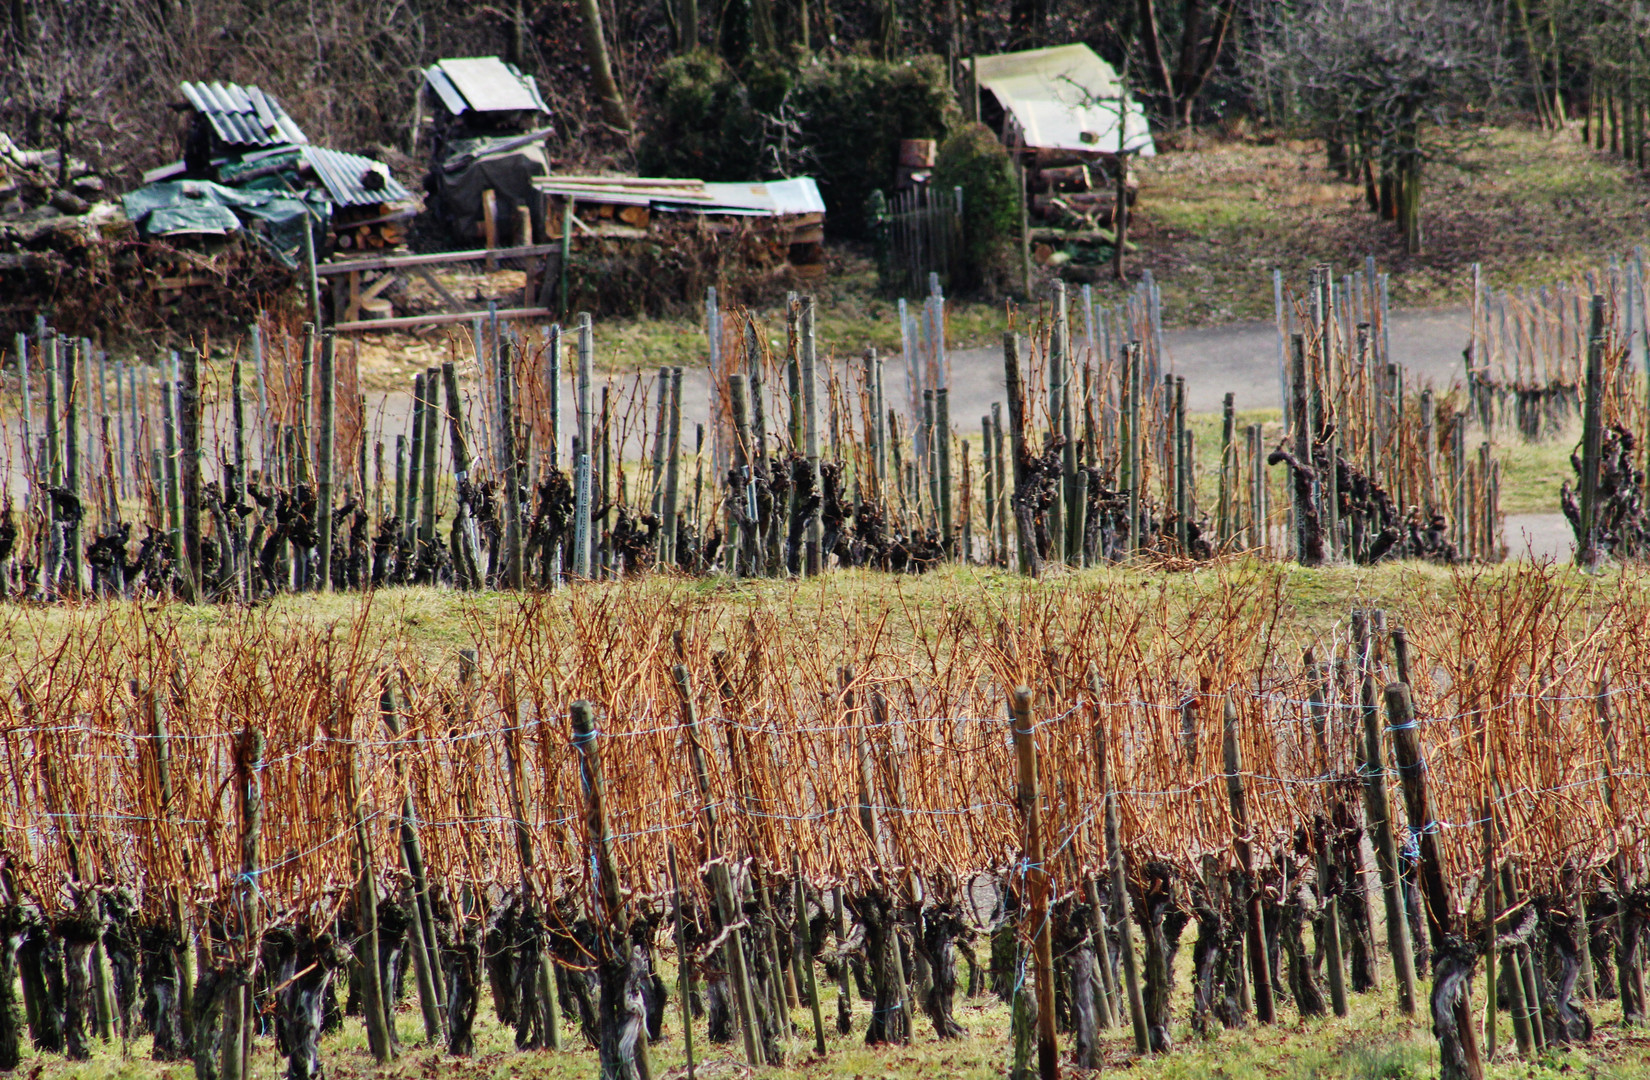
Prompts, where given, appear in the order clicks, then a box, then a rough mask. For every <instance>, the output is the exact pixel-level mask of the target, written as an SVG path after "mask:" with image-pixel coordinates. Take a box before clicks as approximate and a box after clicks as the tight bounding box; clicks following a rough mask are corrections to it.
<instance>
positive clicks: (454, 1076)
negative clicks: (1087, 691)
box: [22, 929, 1650, 1080]
mask: <svg viewBox="0 0 1650 1080" xmlns="http://www.w3.org/2000/svg"><path fill="white" fill-rule="evenodd" d="M1194 932H1195V929H1188V931H1187V935H1188V936H1187V937H1186V938H1185V939H1183V941H1182V947H1181V950H1180V953H1179V956H1178V957H1177V964H1176V982H1175V988H1174V997H1173V1000H1172V1007H1173V1009H1174V1012H1175V1016H1176V1020H1177V1022H1176V1023H1175V1024H1174V1026H1173V1037H1174V1039H1175V1048H1174V1049H1173V1051H1172V1052H1170V1053H1168V1054H1164V1055H1160V1056H1157V1057H1152V1058H1141V1057H1139V1056H1138V1055H1136V1054H1135V1052H1134V1047H1133V1041H1132V1037H1131V1036H1130V1035H1129V1032H1128V1029H1127V1027H1126V1026H1125V1027H1122V1028H1117V1029H1113V1030H1109V1031H1102V1032H1101V1047H1102V1053H1103V1065H1102V1068H1101V1070H1100V1072H1099V1073H1096V1074H1089V1073H1080V1072H1078V1071H1077V1070H1076V1069H1075V1068H1074V1067H1073V1066H1072V1065H1071V1064H1070V1061H1069V1057H1066V1055H1067V1054H1069V1051H1070V1045H1071V1037H1070V1036H1069V1035H1067V1034H1064V1033H1062V1034H1061V1035H1060V1048H1061V1052H1062V1057H1063V1058H1064V1059H1065V1061H1064V1065H1063V1072H1064V1074H1065V1075H1067V1076H1083V1075H1105V1076H1107V1077H1118V1078H1126V1080H1203V1078H1220V1080H1278V1078H1281V1080H1422V1078H1424V1077H1433V1076H1436V1075H1437V1072H1438V1050H1437V1044H1436V1043H1435V1042H1434V1041H1433V1039H1432V1037H1431V1035H1430V1033H1429V1026H1428V1024H1427V1022H1426V1020H1425V1019H1424V1016H1423V1017H1421V1018H1406V1017H1404V1016H1403V1015H1402V1014H1401V1013H1399V1012H1398V1010H1397V1008H1396V1007H1395V1005H1394V1004H1393V1002H1392V1000H1391V997H1390V994H1391V991H1390V989H1388V990H1386V991H1385V992H1380V991H1377V992H1373V993H1369V994H1362V995H1356V994H1355V995H1353V996H1352V998H1351V1001H1350V1005H1351V1010H1350V1015H1349V1016H1348V1017H1346V1018H1344V1019H1337V1018H1333V1017H1331V1018H1325V1019H1315V1020H1307V1021H1301V1020H1299V1019H1297V1018H1296V1017H1295V1016H1294V1014H1293V1012H1292V1010H1291V1009H1290V1007H1289V1006H1288V1005H1287V1004H1283V1003H1280V1006H1279V1019H1280V1023H1279V1024H1277V1025H1276V1026H1274V1027H1269V1028H1268V1027H1262V1026H1260V1025H1258V1024H1251V1025H1250V1026H1249V1027H1247V1028H1244V1029H1239V1030H1233V1031H1220V1032H1217V1033H1216V1034H1215V1035H1214V1036H1213V1037H1212V1038H1209V1039H1202V1038H1200V1037H1198V1035H1197V1034H1196V1033H1195V1032H1194V1031H1193V1030H1192V1028H1191V1025H1190V1022H1189V1012H1190V992H1189V989H1188V987H1189V979H1190V967H1191V961H1190V952H1191V935H1192V934H1193V933H1194ZM671 959H672V958H671V956H670V953H669V952H668V951H662V952H661V953H660V954H659V961H660V965H661V972H660V974H661V975H662V976H663V977H664V978H665V980H666V982H667V983H668V984H669V985H670V987H671V998H670V1002H669V1005H668V1007H667V1011H666V1016H665V1025H664V1039H663V1040H662V1041H661V1042H659V1043H657V1044H655V1045H654V1046H653V1047H652V1048H651V1060H652V1063H653V1066H654V1076H655V1077H668V1078H669V1080H679V1078H681V1077H684V1076H686V1069H685V1065H686V1059H685V1056H684V1054H683V1045H682V1040H681V1013H680V1011H679V1010H680V1005H679V1004H678V999H677V998H676V996H675V986H676V982H675V978H674V975H675V967H674V964H673V963H672V962H671ZM1387 974H1388V975H1389V976H1390V972H1388V973H1387ZM1383 985H1384V986H1386V987H1388V988H1390V987H1391V986H1392V982H1391V979H1390V977H1389V978H1387V979H1386V980H1385V982H1384V984H1383ZM1483 989H1484V986H1483V979H1482V977H1481V976H1480V978H1479V979H1478V980H1477V981H1476V984H1475V986H1474V993H1475V996H1476V1004H1477V1005H1478V1006H1479V1008H1482V1005H1483ZM1426 992H1427V991H1426V988H1425V984H1424V982H1423V986H1422V988H1421V998H1422V1001H1423V1002H1424V1001H1425V1000H1426V996H1425V995H1426ZM406 993H407V998H406V999H405V1000H404V1001H403V1002H402V1004H401V1008H400V1012H399V1013H398V1015H397V1029H398V1031H399V1034H400V1038H401V1042H402V1046H403V1053H402V1054H401V1056H400V1058H399V1059H398V1060H397V1061H396V1062H394V1063H393V1064H391V1065H389V1066H387V1067H385V1068H383V1069H377V1068H375V1067H374V1066H373V1063H372V1059H371V1058H370V1056H369V1055H368V1053H367V1049H366V1039H365V1036H364V1033H363V1031H362V1028H361V1026H360V1023H359V1021H358V1020H356V1019H354V1018H351V1019H349V1020H348V1021H347V1022H346V1025H345V1028H344V1030H343V1031H342V1032H339V1033H337V1034H333V1035H329V1036H326V1037H325V1038H323V1039H322V1043H321V1056H322V1061H323V1064H324V1065H325V1067H326V1069H327V1071H328V1073H329V1075H332V1076H335V1077H353V1076H363V1077H365V1076H381V1077H406V1078H417V1080H590V1078H594V1077H596V1076H597V1075H598V1073H599V1065H598V1061H597V1057H596V1053H595V1051H593V1050H591V1049H589V1048H588V1047H587V1046H586V1045H585V1043H584V1040H583V1039H582V1037H580V1036H579V1035H578V1033H577V1032H576V1030H575V1029H574V1026H573V1025H571V1024H567V1025H566V1026H564V1031H563V1035H564V1049H563V1050H562V1051H561V1052H559V1053H557V1052H549V1051H544V1052H528V1053H518V1052H517V1051H516V1050H515V1048H514V1044H513V1041H512V1037H511V1032H510V1031H509V1030H508V1029H506V1028H504V1027H503V1026H501V1025H500V1024H499V1023H498V1022H497V1020H496V1018H495V1017H494V1015H493V1012H492V1003H491V999H490V997H488V996H487V994H486V993H485V992H483V1000H482V1003H481V1007H480V1008H479V1009H478V1011H477V1017H476V1055H475V1056H474V1057H472V1058H452V1057H448V1056H447V1055H445V1054H444V1053H441V1052H440V1051H438V1050H435V1049H428V1048H425V1047H424V1046H423V1045H421V1044H422V1041H423V1023H422V1021H421V1020H420V1018H419V1013H418V1007H417V999H416V992H415V990H414V989H413V985H412V980H411V979H410V978H409V979H408V983H407V991H406ZM820 993H821V1005H822V1012H823V1013H824V1016H825V1023H826V1056H825V1057H824V1058H823V1059H820V1058H817V1057H816V1056H815V1055H814V1052H813V1045H814V1041H813V1029H812V1019H811V1014H810V1012H809V1010H807V1009H806V1008H803V1009H798V1010H795V1011H794V1012H793V1013H792V1017H791V1018H792V1021H793V1022H794V1024H795V1025H796V1031H797V1033H796V1035H795V1036H794V1037H793V1038H792V1039H790V1040H789V1041H788V1042H787V1043H786V1044H785V1050H786V1063H785V1064H783V1065H781V1066H777V1067H773V1068H762V1069H759V1070H756V1071H755V1072H754V1075H756V1076H761V1077H770V1078H772V1080H808V1078H826V1077H830V1078H836V1077H841V1078H844V1080H850V1078H851V1080H951V1078H958V1080H996V1078H1000V1077H1002V1076H1004V1075H1005V1074H1006V1073H1007V1070H1008V1066H1009V1065H1010V1060H1009V1056H1010V1053H1011V1045H1012V1044H1011V1041H1010V1037H1009V1036H1010V1030H1009V1017H1008V1010H1007V1008H1006V1007H1005V1006H1003V1005H1002V1004H1000V1003H999V1002H998V1001H997V1000H996V999H995V998H994V997H989V996H987V997H980V998H973V999H960V1000H959V1005H958V1008H957V1010H956V1013H957V1018H958V1020H959V1021H961V1023H962V1025H963V1026H964V1027H965V1028H966V1029H967V1032H968V1034H967V1035H966V1036H965V1037H964V1038H962V1039H959V1040H955V1041H951V1042H944V1043H942V1042H939V1041H937V1040H936V1039H935V1038H934V1035H933V1028H932V1026H931V1025H930V1024H929V1022H928V1020H927V1019H926V1017H924V1016H923V1015H922V1014H920V1013H919V1014H918V1016H917V1020H916V1025H915V1035H914V1037H913V1039H912V1041H911V1043H910V1044H909V1045H908V1046H902V1047H866V1046H865V1045H864V1041H863V1040H864V1030H865V1017H866V1011H867V1009H868V1007H869V1003H868V1002H865V1001H863V1000H855V1001H854V1002H853V1003H852V1007H853V1011H854V1030H853V1031H852V1032H851V1033H850V1034H849V1035H847V1036H841V1035H838V1034H837V1033H836V1028H835V1016H836V988H835V987H834V986H832V985H830V984H829V983H828V982H826V981H824V980H822V981H821V984H820ZM1588 1008H1589V1009H1590V1010H1591V1011H1592V1014H1593V1017H1594V1021H1595V1023H1596V1024H1597V1026H1598V1034H1597V1036H1596V1038H1595V1041H1594V1043H1593V1044H1591V1045H1589V1046H1579V1047H1574V1048H1570V1049H1556V1050H1551V1051H1549V1052H1548V1053H1547V1054H1545V1055H1543V1056H1541V1057H1539V1058H1537V1059H1535V1060H1528V1061H1526V1060H1519V1059H1516V1058H1515V1057H1513V1056H1512V1054H1511V1053H1510V1051H1511V1049H1512V1048H1511V1046H1510V1045H1509V1044H1510V1042H1511V1031H1510V1026H1511V1025H1510V1019H1509V1017H1508V1016H1507V1014H1506V1013H1502V1014H1501V1016H1500V1032H1501V1035H1502V1037H1503V1040H1504V1041H1503V1043H1502V1045H1501V1048H1500V1049H1499V1051H1498V1054H1497V1057H1496V1058H1495V1059H1494V1061H1493V1062H1492V1063H1491V1066H1490V1069H1489V1077H1490V1080H1515V1078H1517V1080H1547V1078H1552V1080H1558V1078H1560V1077H1577V1078H1579V1077H1589V1078H1591V1077H1596V1078H1599V1080H1617V1078H1620V1080H1627V1078H1629V1077H1635V1076H1643V1075H1646V1072H1645V1071H1646V1070H1647V1069H1650V1036H1647V1035H1646V1034H1645V1033H1643V1032H1642V1031H1640V1032H1629V1031H1628V1030H1626V1029H1623V1028H1621V1027H1620V1024H1619V1020H1620V1015H1619V1010H1618V1009H1617V1007H1616V1005H1615V1003H1614V1002H1597V1003H1593V1004H1591V1005H1589V1006H1588ZM694 1026H695V1030H694V1047H695V1058H696V1064H697V1067H698V1075H699V1076H701V1077H704V1078H705V1080H727V1078H730V1077H740V1076H746V1075H753V1074H752V1073H749V1072H747V1071H746V1067H745V1066H744V1064H743V1062H742V1060H741V1055H740V1054H739V1052H738V1050H737V1049H736V1048H735V1047H730V1046H714V1045H711V1044H710V1043H709V1042H708V1041H707V1038H706V1029H705V1024H704V1021H703V1020H702V1019H701V1020H698V1021H695V1025H694ZM147 1055H148V1040H147V1038H141V1039H138V1040H135V1041H134V1042H133V1043H132V1044H131V1045H130V1046H129V1047H123V1046H122V1045H121V1044H119V1043H118V1042H117V1043H113V1044H109V1045H106V1046H99V1047H97V1050H96V1053H95V1054H94V1057H93V1060H92V1061H90V1062H86V1063H83V1064H71V1063H67V1062H64V1061H63V1060H62V1059H60V1058H49V1057H42V1056H39V1055H34V1054H32V1053H30V1054H29V1056H27V1057H26V1058H25V1060H24V1064H23V1070H22V1074H23V1075H25V1076H28V1077H30V1078H31V1080H57V1078H58V1077H64V1078H67V1077H74V1078H77V1080H113V1078H115V1077H121V1078H131V1080H187V1078H188V1077H190V1076H191V1075H192V1073H191V1070H190V1068H189V1066H188V1065H186V1064H181V1063H171V1064H161V1063H156V1062H153V1061H150V1060H149V1059H148V1056H147ZM1033 1069H1035V1062H1034V1063H1033ZM284 1075H285V1061H284V1060H283V1059H281V1058H279V1057H277V1055H276V1050H275V1046H274V1040H273V1039H271V1038H269V1037H262V1038H259V1039H258V1040H257V1043H256V1047H255V1052H254V1057H253V1070H252V1077H250V1078H249V1080H275V1078H276V1077H278V1076H284Z"/></svg>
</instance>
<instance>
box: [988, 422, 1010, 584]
mask: <svg viewBox="0 0 1650 1080" xmlns="http://www.w3.org/2000/svg"><path fill="white" fill-rule="evenodd" d="M987 450H989V452H990V453H991V457H992V461H993V463H994V466H995V469H994V471H995V472H996V475H997V512H996V527H995V531H994V532H993V534H992V535H993V536H995V537H996V543H997V552H996V554H997V558H996V563H997V565H998V566H1005V567H1006V566H1007V565H1008V470H1007V469H1006V468H1005V467H1004V466H1003V405H1002V402H1000V401H993V402H992V403H991V445H990V446H989V447H987Z"/></svg>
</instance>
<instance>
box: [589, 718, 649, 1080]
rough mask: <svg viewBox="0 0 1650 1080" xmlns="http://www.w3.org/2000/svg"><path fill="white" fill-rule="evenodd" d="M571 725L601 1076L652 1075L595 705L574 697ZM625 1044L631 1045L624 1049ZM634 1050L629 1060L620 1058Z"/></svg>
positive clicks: (644, 1078) (639, 1078)
mask: <svg viewBox="0 0 1650 1080" xmlns="http://www.w3.org/2000/svg"><path fill="white" fill-rule="evenodd" d="M568 711H569V713H570V714H571V718H572V724H573V748H574V749H575V750H577V751H578V753H579V765H580V772H581V774H582V776H583V780H584V798H585V831H586V842H587V843H588V844H589V845H590V851H589V860H590V863H591V867H592V869H593V871H594V872H595V874H596V876H597V879H598V880H597V891H596V899H597V903H598V913H597V914H598V918H597V920H596V923H597V926H598V927H599V928H600V929H599V931H598V932H599V933H600V934H601V937H600V939H599V946H598V947H599V950H600V953H599V956H598V961H599V963H600V964H601V968H602V971H601V976H602V979H601V1002H600V1005H599V1006H598V1019H599V1021H600V1023H601V1031H602V1033H601V1047H600V1053H601V1061H602V1075H603V1076H632V1075H633V1076H635V1077H636V1078H637V1080H651V1078H652V1075H653V1070H652V1068H651V1066H650V1063H649V1062H648V1053H647V1033H646V1024H645V1021H644V1019H643V1018H642V1017H641V1016H638V1015H635V1014H634V1013H632V1012H631V1011H630V1006H629V1002H628V996H627V992H628V987H627V985H626V984H627V983H628V982H629V981H630V978H631V976H630V968H631V962H630V955H631V944H630V918H629V915H628V914H627V913H626V912H625V908H624V895H623V893H622V891H621V890H620V888H619V868H618V867H617V866H616V865H615V864H614V861H613V830H612V828H611V827H610V826H609V824H608V818H607V793H606V791H605V790H603V782H602V748H601V742H600V741H599V738H598V736H599V734H600V733H599V732H597V730H596V719H595V710H594V709H593V708H592V707H591V705H590V703H589V702H588V701H575V702H573V705H572V707H571V708H570V709H569V710H568ZM632 1024H642V1025H643V1031H642V1033H641V1037H639V1038H636V1039H634V1040H633V1041H632V1040H629V1039H626V1038H624V1036H623V1035H622V1034H621V1032H620V1027H621V1025H622V1026H623V1027H626V1028H628V1027H630V1026H631V1025H632ZM627 1045H629V1046H633V1047H634V1050H627V1049H626V1047H627ZM627 1055H633V1057H631V1060H628V1061H627V1060H625V1058H626V1056H627Z"/></svg>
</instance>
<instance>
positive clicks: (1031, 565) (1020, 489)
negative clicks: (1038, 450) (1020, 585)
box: [1003, 330, 1042, 575]
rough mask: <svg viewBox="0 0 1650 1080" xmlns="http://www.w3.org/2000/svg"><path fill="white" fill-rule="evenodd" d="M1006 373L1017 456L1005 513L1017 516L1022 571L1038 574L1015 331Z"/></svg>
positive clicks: (1006, 339)
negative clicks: (1028, 486)
mask: <svg viewBox="0 0 1650 1080" xmlns="http://www.w3.org/2000/svg"><path fill="white" fill-rule="evenodd" d="M1003 374H1004V376H1005V379H1006V383H1007V387H1008V429H1009V435H1010V449H1009V453H1010V454H1012V455H1013V458H1014V465H1013V476H1014V486H1013V488H1012V489H1011V490H1010V491H1009V492H1008V493H1007V502H1008V509H1007V510H1006V511H1004V512H1005V514H1011V515H1013V518H1014V549H1015V552H1016V553H1017V555H1018V558H1019V565H1020V573H1022V574H1032V575H1035V574H1038V573H1040V572H1041V571H1042V560H1041V559H1040V558H1039V557H1038V554H1037V532H1036V529H1035V528H1034V526H1033V522H1032V518H1031V509H1030V502H1031V495H1030V492H1029V491H1027V490H1026V487H1027V484H1028V483H1029V479H1028V475H1027V469H1026V462H1027V461H1028V456H1027V455H1028V451H1027V448H1026V396H1025V382H1024V381H1023V379H1022V377H1021V374H1020V335H1019V334H1016V333H1014V332H1013V331H1012V330H1010V331H1008V332H1007V333H1005V334H1003Z"/></svg>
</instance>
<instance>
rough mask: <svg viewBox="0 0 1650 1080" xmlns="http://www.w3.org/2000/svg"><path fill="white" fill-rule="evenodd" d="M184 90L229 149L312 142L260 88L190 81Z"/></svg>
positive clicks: (182, 85) (185, 94) (192, 103)
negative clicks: (230, 147)
mask: <svg viewBox="0 0 1650 1080" xmlns="http://www.w3.org/2000/svg"><path fill="white" fill-rule="evenodd" d="M180 89H181V90H182V91H183V96H184V97H185V98H187V99H188V100H189V104H190V106H191V107H193V108H194V109H195V111H196V112H198V113H200V114H201V115H202V116H204V117H206V119H207V121H208V122H209V123H210V124H211V125H212V130H213V132H215V133H216V134H217V136H218V139H219V141H221V142H223V143H225V144H227V145H229V146H278V145H281V144H283V143H307V142H309V136H307V135H305V134H304V133H303V130H302V129H300V128H299V127H298V125H297V124H295V123H293V121H292V117H290V116H288V115H287V114H286V110H285V109H283V108H281V104H280V102H278V101H276V100H275V99H274V98H272V97H270V96H269V95H268V94H266V93H264V92H263V91H262V90H259V89H258V88H257V87H256V86H248V87H240V86H237V85H235V84H234V83H230V84H228V85H227V86H226V85H224V84H223V83H211V84H208V83H199V82H197V83H189V82H186V83H183V84H181V86H180Z"/></svg>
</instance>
